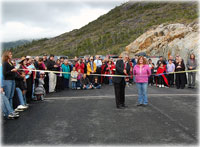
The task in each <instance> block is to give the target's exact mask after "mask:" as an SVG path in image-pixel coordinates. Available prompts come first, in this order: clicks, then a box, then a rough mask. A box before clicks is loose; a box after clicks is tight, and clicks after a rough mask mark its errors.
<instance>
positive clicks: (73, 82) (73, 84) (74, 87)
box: [72, 81, 76, 89]
mask: <svg viewBox="0 0 200 147" xmlns="http://www.w3.org/2000/svg"><path fill="white" fill-rule="evenodd" d="M72 89H76V82H75V81H72Z"/></svg>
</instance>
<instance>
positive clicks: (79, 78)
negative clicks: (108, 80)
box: [76, 69, 83, 89]
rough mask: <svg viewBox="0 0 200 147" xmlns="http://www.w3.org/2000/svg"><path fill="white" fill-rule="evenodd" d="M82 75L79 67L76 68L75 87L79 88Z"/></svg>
mask: <svg viewBox="0 0 200 147" xmlns="http://www.w3.org/2000/svg"><path fill="white" fill-rule="evenodd" d="M82 77H83V74H82V73H81V69H78V76H77V83H76V87H77V89H81V85H80V84H81V83H80V80H81V78H82Z"/></svg>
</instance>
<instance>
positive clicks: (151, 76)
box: [148, 59, 154, 86]
mask: <svg viewBox="0 0 200 147" xmlns="http://www.w3.org/2000/svg"><path fill="white" fill-rule="evenodd" d="M148 62H149V68H150V69H151V74H153V73H154V63H152V60H151V59H149V61H148ZM148 84H149V85H151V86H153V84H154V76H153V75H150V77H149V79H148Z"/></svg>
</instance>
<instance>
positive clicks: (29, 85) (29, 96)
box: [26, 76, 33, 103]
mask: <svg viewBox="0 0 200 147" xmlns="http://www.w3.org/2000/svg"><path fill="white" fill-rule="evenodd" d="M26 84H27V92H26V100H27V103H30V101H31V100H32V92H33V76H30V78H28V79H27V80H26Z"/></svg>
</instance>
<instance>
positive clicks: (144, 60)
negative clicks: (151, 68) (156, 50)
mask: <svg viewBox="0 0 200 147" xmlns="http://www.w3.org/2000/svg"><path fill="white" fill-rule="evenodd" d="M141 58H142V60H143V64H147V60H146V59H145V58H144V56H139V57H138V60H137V64H138V65H140V62H139V60H140V59H141Z"/></svg>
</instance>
